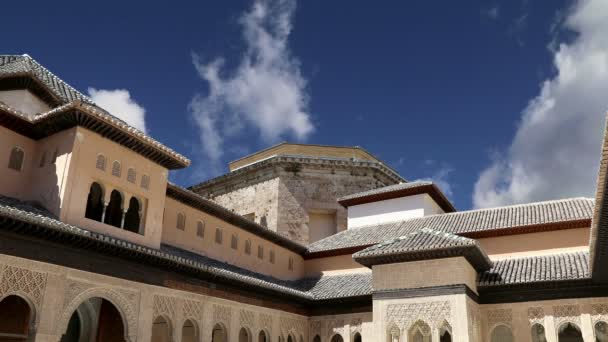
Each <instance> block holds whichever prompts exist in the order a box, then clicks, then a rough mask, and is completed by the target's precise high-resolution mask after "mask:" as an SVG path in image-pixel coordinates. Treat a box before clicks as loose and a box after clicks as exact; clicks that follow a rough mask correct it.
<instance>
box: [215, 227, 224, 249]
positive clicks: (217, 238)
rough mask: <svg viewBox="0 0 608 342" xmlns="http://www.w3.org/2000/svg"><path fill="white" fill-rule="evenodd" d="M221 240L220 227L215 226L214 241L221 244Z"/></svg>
mask: <svg viewBox="0 0 608 342" xmlns="http://www.w3.org/2000/svg"><path fill="white" fill-rule="evenodd" d="M222 240H223V236H222V229H220V228H215V243H219V244H220V245H221V244H222Z"/></svg>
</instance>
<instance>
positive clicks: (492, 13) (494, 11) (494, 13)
mask: <svg viewBox="0 0 608 342" xmlns="http://www.w3.org/2000/svg"><path fill="white" fill-rule="evenodd" d="M481 14H482V15H483V16H485V17H487V18H490V19H492V20H497V19H498V17H499V16H500V7H498V5H495V6H492V7H490V8H487V9H483V10H481Z"/></svg>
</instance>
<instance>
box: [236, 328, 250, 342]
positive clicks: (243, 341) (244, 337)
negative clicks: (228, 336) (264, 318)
mask: <svg viewBox="0 0 608 342" xmlns="http://www.w3.org/2000/svg"><path fill="white" fill-rule="evenodd" d="M239 342H251V334H249V331H248V330H247V329H245V328H241V330H239Z"/></svg>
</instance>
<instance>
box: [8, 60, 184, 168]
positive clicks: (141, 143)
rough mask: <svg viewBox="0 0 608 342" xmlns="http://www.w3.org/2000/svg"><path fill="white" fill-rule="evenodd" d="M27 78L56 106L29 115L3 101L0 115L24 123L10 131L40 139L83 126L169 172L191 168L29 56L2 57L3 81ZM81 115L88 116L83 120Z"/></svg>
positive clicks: (163, 146) (176, 154)
mask: <svg viewBox="0 0 608 342" xmlns="http://www.w3.org/2000/svg"><path fill="white" fill-rule="evenodd" d="M27 75H29V76H31V77H33V78H35V79H36V80H38V82H39V83H41V84H42V86H43V87H44V89H46V90H47V91H49V92H51V93H52V95H53V96H52V97H53V99H54V101H55V102H57V103H56V105H55V106H54V108H52V109H51V110H49V111H48V112H45V113H37V114H35V115H32V116H30V115H27V114H25V113H21V112H19V111H17V110H15V109H14V108H11V107H10V106H8V105H7V104H5V103H3V102H0V111H1V112H4V113H7V114H9V116H10V115H12V116H14V117H17V118H19V119H20V120H21V121H19V124H17V123H15V122H11V124H12V125H14V127H13V126H11V127H10V128H12V129H14V130H16V131H17V132H19V133H21V134H24V135H26V136H29V137H31V138H34V139H40V138H42V137H44V136H47V135H51V134H54V133H56V132H57V131H58V130H61V129H66V128H70V127H73V126H75V125H81V126H83V127H85V128H87V129H90V130H93V131H95V132H97V133H99V134H101V135H103V136H105V137H107V138H109V139H112V140H115V141H117V142H118V143H120V144H123V145H125V146H126V147H128V148H131V149H133V150H135V151H136V152H138V153H140V154H142V155H143V156H144V157H146V158H150V159H151V160H153V161H155V162H157V163H159V164H160V165H163V166H165V167H167V168H169V169H176V168H182V167H185V166H188V165H190V160H189V159H188V158H186V157H184V156H183V155H181V154H179V153H177V152H175V151H174V150H172V149H171V148H169V147H167V146H165V145H163V144H161V143H160V142H158V141H157V140H155V139H153V138H151V137H150V136H148V135H147V134H145V133H144V132H141V131H140V130H138V129H136V128H134V127H132V126H130V125H129V124H127V123H126V122H125V121H123V120H121V119H119V118H117V117H116V116H114V115H112V114H110V113H109V112H107V111H106V110H104V109H102V108H101V107H99V106H97V105H96V104H94V103H93V102H92V101H91V99H90V98H88V97H87V96H85V95H83V94H82V93H80V92H79V91H77V90H76V89H74V88H72V87H71V86H70V85H69V84H67V83H66V82H64V81H63V80H61V79H60V78H59V77H57V76H55V75H54V74H53V73H51V72H50V71H49V70H47V69H46V68H44V67H43V66H42V65H40V64H39V63H38V62H36V61H35V60H34V59H32V58H31V57H30V56H27V55H23V56H15V55H0V79H4V78H14V77H16V76H27ZM80 114H84V115H80ZM82 116H88V117H87V118H82ZM0 119H1V118H0ZM11 120H14V119H12V118H11ZM159 152H160V153H159Z"/></svg>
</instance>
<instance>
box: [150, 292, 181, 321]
mask: <svg viewBox="0 0 608 342" xmlns="http://www.w3.org/2000/svg"><path fill="white" fill-rule="evenodd" d="M176 308H177V298H175V297H168V296H162V295H154V317H155V318H156V317H158V316H161V315H162V316H165V317H166V318H168V319H171V320H174V319H175V313H176V312H177V309H176Z"/></svg>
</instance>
